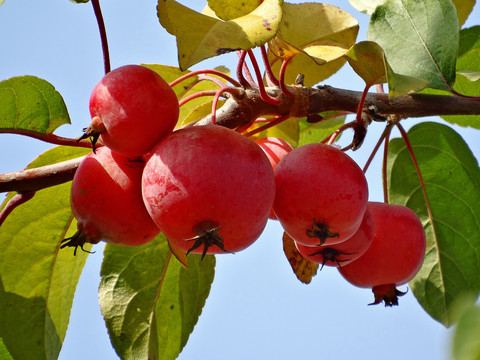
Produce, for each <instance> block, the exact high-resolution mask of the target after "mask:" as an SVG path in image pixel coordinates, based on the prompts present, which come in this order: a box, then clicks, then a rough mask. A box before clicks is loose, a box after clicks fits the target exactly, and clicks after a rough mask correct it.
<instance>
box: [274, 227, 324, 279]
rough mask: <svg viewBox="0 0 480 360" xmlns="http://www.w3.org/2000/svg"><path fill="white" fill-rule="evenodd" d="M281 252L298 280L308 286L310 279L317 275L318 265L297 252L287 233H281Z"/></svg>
mask: <svg viewBox="0 0 480 360" xmlns="http://www.w3.org/2000/svg"><path fill="white" fill-rule="evenodd" d="M283 251H284V252H285V256H286V257H287V259H288V262H289V263H290V266H291V267H292V270H293V272H294V273H295V275H296V276H297V278H298V280H300V281H301V282H302V283H304V284H310V282H311V281H312V278H313V277H314V276H315V275H316V274H317V270H318V264H317V263H316V262H313V261H311V260H308V259H305V258H304V257H303V256H302V255H301V254H300V253H299V252H298V250H297V247H296V246H295V242H294V241H293V240H292V238H291V237H290V236H288V234H287V233H283Z"/></svg>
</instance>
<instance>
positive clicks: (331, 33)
mask: <svg viewBox="0 0 480 360" xmlns="http://www.w3.org/2000/svg"><path fill="white" fill-rule="evenodd" d="M282 10H283V17H282V23H281V24H280V28H279V30H278V34H277V38H275V39H274V40H273V41H270V42H269V59H270V61H271V64H272V69H273V71H274V72H276V73H278V71H279V70H280V66H281V63H282V58H283V59H286V58H288V57H291V56H292V55H295V57H294V58H293V59H292V60H291V61H290V63H289V65H288V67H287V71H286V74H285V82H286V83H287V84H292V83H294V82H295V78H296V77H297V75H298V74H299V73H302V74H304V75H305V81H304V84H305V85H306V86H312V85H314V84H316V83H318V82H319V81H322V80H324V79H326V78H328V77H329V76H331V75H333V74H334V73H335V72H337V71H338V70H339V69H340V68H341V67H342V66H343V64H345V59H344V58H343V57H342V56H343V55H344V54H345V53H346V52H347V51H348V49H349V48H350V47H351V46H352V45H353V44H355V40H356V38H357V33H358V22H357V21H356V20H355V18H354V17H353V16H351V15H350V14H348V13H347V12H345V11H343V10H341V9H339V8H337V7H336V6H333V5H328V4H320V3H303V4H289V3H284V4H283V6H282ZM278 38H280V39H278ZM285 44H286V45H285ZM295 52H296V54H295ZM318 65H321V66H318Z"/></svg>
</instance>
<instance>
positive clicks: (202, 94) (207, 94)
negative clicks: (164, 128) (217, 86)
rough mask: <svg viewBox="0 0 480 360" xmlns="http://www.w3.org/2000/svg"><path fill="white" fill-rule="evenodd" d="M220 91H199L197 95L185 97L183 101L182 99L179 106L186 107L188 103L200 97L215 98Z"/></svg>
mask: <svg viewBox="0 0 480 360" xmlns="http://www.w3.org/2000/svg"><path fill="white" fill-rule="evenodd" d="M218 91H219V90H205V91H199V92H197V93H194V94H192V95H189V96H186V97H184V98H183V99H181V100H180V101H179V102H178V105H179V106H183V105H185V104H186V103H187V102H189V101H191V100H193V99H197V98H199V97H202V96H215V95H216V94H217V92H218Z"/></svg>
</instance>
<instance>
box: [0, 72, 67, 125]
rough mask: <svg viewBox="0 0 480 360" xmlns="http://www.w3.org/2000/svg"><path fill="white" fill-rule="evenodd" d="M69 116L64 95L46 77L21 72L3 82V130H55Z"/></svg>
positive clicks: (0, 107) (0, 114) (0, 117)
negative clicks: (19, 74) (24, 74)
mask: <svg viewBox="0 0 480 360" xmlns="http://www.w3.org/2000/svg"><path fill="white" fill-rule="evenodd" d="M63 124H70V117H69V115H68V111H67V108H66V106H65V103H64V101H63V98H62V96H61V95H60V94H59V93H58V92H57V91H56V90H55V88H54V87H53V86H52V85H51V84H50V83H48V82H47V81H45V80H42V79H40V78H37V77H35V76H18V77H13V78H10V79H8V80H4V81H2V82H0V133H1V132H9V133H24V132H25V131H27V132H36V133H41V134H49V133H52V132H53V131H54V130H55V129H56V128H58V127H59V126H60V125H63Z"/></svg>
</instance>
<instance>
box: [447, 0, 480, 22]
mask: <svg viewBox="0 0 480 360" xmlns="http://www.w3.org/2000/svg"><path fill="white" fill-rule="evenodd" d="M452 2H453V5H455V7H456V8H457V15H458V22H459V24H460V26H462V25H463V24H464V23H465V21H467V18H468V15H470V13H471V12H472V10H473V7H474V6H475V0H452Z"/></svg>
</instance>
